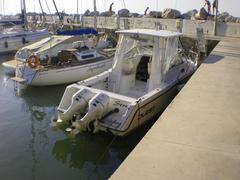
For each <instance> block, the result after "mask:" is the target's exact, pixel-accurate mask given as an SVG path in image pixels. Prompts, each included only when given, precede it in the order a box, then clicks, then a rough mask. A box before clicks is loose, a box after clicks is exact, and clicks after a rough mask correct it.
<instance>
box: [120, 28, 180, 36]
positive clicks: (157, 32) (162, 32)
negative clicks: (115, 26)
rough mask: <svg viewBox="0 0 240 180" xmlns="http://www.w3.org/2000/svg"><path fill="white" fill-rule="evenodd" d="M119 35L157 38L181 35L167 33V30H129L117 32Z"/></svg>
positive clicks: (178, 34)
mask: <svg viewBox="0 0 240 180" xmlns="http://www.w3.org/2000/svg"><path fill="white" fill-rule="evenodd" d="M117 33H119V34H129V35H131V34H133V35H145V36H157V37H163V38H166V37H175V36H181V35H182V33H179V32H173V31H167V30H153V29H130V30H122V31H117Z"/></svg>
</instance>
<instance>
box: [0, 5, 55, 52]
mask: <svg viewBox="0 0 240 180" xmlns="http://www.w3.org/2000/svg"><path fill="white" fill-rule="evenodd" d="M21 5H22V7H23V9H22V14H23V15H22V16H23V19H24V22H25V23H24V26H25V27H24V28H22V27H13V28H9V29H5V30H4V31H2V32H1V33H0V54H1V53H10V52H15V51H17V50H18V49H19V48H21V47H23V46H26V45H28V44H30V43H33V42H36V41H38V40H40V39H42V38H44V37H47V36H49V35H50V34H49V31H48V30H46V29H42V30H29V29H28V28H27V17H26V5H25V0H21Z"/></svg>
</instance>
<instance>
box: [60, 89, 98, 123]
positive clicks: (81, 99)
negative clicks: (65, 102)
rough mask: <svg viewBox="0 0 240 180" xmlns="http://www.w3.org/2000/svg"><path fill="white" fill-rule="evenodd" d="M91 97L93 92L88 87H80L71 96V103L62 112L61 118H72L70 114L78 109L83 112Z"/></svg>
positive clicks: (73, 113)
mask: <svg viewBox="0 0 240 180" xmlns="http://www.w3.org/2000/svg"><path fill="white" fill-rule="evenodd" d="M92 97H93V93H92V92H91V91H90V90H88V89H80V90H79V91H78V92H76V93H75V94H74V95H73V96H72V103H71V105H70V106H69V107H68V109H67V110H66V111H65V112H64V113H63V119H68V120H69V119H72V116H73V115H75V113H76V112H77V111H78V112H79V113H83V112H84V111H85V110H86V108H87V105H88V101H89V100H90V99H91V98H92Z"/></svg>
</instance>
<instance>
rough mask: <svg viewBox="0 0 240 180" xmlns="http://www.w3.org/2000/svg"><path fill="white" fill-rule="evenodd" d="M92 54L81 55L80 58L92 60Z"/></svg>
mask: <svg viewBox="0 0 240 180" xmlns="http://www.w3.org/2000/svg"><path fill="white" fill-rule="evenodd" d="M93 57H94V54H87V55H82V56H81V58H82V59H89V58H93Z"/></svg>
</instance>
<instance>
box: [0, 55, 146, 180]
mask: <svg viewBox="0 0 240 180" xmlns="http://www.w3.org/2000/svg"><path fill="white" fill-rule="evenodd" d="M6 60H7V59H6ZM0 61H3V60H0ZM2 70H3V67H2V66H1V65H0V85H1V88H0V98H1V101H0V105H1V108H2V111H1V112H2V114H1V117H2V118H1V120H2V121H0V125H1V126H0V132H1V134H3V135H5V136H6V140H7V141H8V143H6V144H7V145H8V147H6V150H1V154H4V155H6V156H7V157H8V158H7V160H5V161H2V163H0V166H1V167H5V169H3V168H1V169H0V174H4V175H5V174H7V170H9V169H11V170H13V171H14V173H11V174H10V175H9V177H10V178H7V179H18V178H20V179H53V178H54V179H59V180H60V179H67V178H69V177H70V179H107V178H108V177H109V176H110V175H111V174H112V173H113V172H114V171H115V170H116V169H117V167H118V166H119V165H120V164H121V162H122V161H123V160H124V159H125V158H126V157H127V155H128V154H129V152H130V151H131V150H132V149H133V147H135V145H136V144H137V143H138V142H139V140H140V139H141V138H142V137H143V135H144V134H145V133H146V131H147V130H148V129H149V127H150V126H151V123H148V125H147V126H144V127H143V128H141V129H139V130H138V131H136V132H134V133H133V134H131V135H130V136H128V137H125V138H115V139H114V137H113V136H111V135H109V134H104V133H102V134H94V135H91V134H88V133H82V134H79V135H78V136H77V137H75V138H69V137H68V136H67V135H66V134H65V131H64V130H63V131H62V130H57V131H52V129H51V128H50V126H49V124H50V121H51V118H52V117H53V116H54V115H56V113H57V106H58V104H59V102H60V100H61V97H62V95H63V93H64V90H65V87H66V85H63V86H50V87H28V88H26V89H25V92H24V94H22V95H21V96H15V94H14V90H13V87H14V86H13V82H12V80H10V79H9V78H10V77H9V76H8V75H6V74H5V73H4V72H3V71H2ZM6 122H7V125H6ZM5 127H7V128H5ZM9 132H14V133H11V134H9ZM11 135H13V136H11ZM14 135H15V136H17V137H18V138H16V137H15V136H14ZM18 141H20V142H21V143H18ZM15 156H16V157H18V158H19V159H24V160H23V161H24V162H21V161H19V160H18V161H16V159H15V158H14V157H15ZM4 162H7V163H4ZM22 164H23V165H22ZM13 166H14V167H13ZM25 174H26V175H25ZM5 179H6V178H5Z"/></svg>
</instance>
